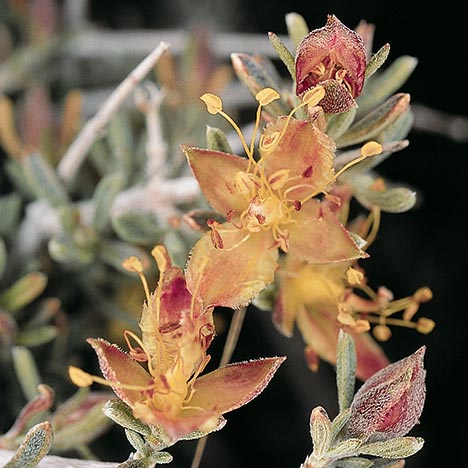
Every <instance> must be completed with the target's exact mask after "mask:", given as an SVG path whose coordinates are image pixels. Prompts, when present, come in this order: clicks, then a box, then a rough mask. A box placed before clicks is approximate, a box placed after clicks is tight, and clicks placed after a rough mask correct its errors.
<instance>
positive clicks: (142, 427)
mask: <svg viewBox="0 0 468 468" xmlns="http://www.w3.org/2000/svg"><path fill="white" fill-rule="evenodd" d="M102 411H103V413H104V414H105V415H106V416H107V417H108V418H110V419H112V421H114V422H116V423H117V424H118V425H119V426H122V427H124V428H125V429H129V430H130V431H132V432H137V433H138V434H141V435H143V436H145V437H148V438H149V437H151V436H152V432H151V427H150V426H148V424H145V423H144V422H142V421H140V420H139V419H137V418H135V416H133V411H132V409H131V408H130V406H128V405H127V404H126V403H124V402H123V401H122V400H120V399H118V398H113V399H112V400H109V401H108V402H107V403H106V404H105V405H104V407H103V409H102Z"/></svg>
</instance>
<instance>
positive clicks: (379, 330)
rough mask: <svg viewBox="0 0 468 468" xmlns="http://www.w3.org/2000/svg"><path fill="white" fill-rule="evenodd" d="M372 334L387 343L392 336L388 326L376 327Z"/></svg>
mask: <svg viewBox="0 0 468 468" xmlns="http://www.w3.org/2000/svg"><path fill="white" fill-rule="evenodd" d="M372 334H373V335H374V336H375V337H376V338H377V339H378V340H379V341H387V340H388V339H389V338H390V337H391V336H392V331H391V330H390V328H388V327H387V325H376V326H375V327H374V328H373V329H372Z"/></svg>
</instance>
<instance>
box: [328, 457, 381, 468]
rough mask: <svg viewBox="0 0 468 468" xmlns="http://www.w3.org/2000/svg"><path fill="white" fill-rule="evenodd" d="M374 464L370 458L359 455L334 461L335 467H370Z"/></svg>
mask: <svg viewBox="0 0 468 468" xmlns="http://www.w3.org/2000/svg"><path fill="white" fill-rule="evenodd" d="M373 465H374V462H373V461H372V460H368V459H367V458H361V457H350V458H343V459H342V460H339V461H337V462H336V465H335V467H336V468H370V467H371V466H373Z"/></svg>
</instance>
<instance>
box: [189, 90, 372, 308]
mask: <svg viewBox="0 0 468 468" xmlns="http://www.w3.org/2000/svg"><path fill="white" fill-rule="evenodd" d="M259 94H260V93H259ZM218 99H219V98H218ZM209 104H210V106H211V107H210V109H211V110H212V111H213V113H215V112H220V111H219V109H220V108H221V107H220V106H221V102H220V101H215V100H210V101H209ZM260 104H261V102H260ZM244 147H245V148H246V153H247V155H248V156H249V157H248V159H246V158H243V157H239V156H236V155H233V154H228V153H224V152H220V151H211V150H206V149H200V148H193V147H187V146H183V151H184V152H185V154H186V156H187V158H188V161H189V164H190V167H191V169H192V171H193V173H194V175H195V177H196V179H197V181H198V183H199V184H200V188H201V190H202V192H203V194H204V195H205V198H206V199H207V201H208V202H209V203H210V204H211V206H212V207H213V208H214V209H215V210H216V211H218V212H219V213H221V214H223V215H224V216H225V217H226V219H227V221H226V222H225V223H222V224H221V223H217V222H214V221H213V222H211V223H209V227H210V228H211V232H208V233H207V234H205V235H204V236H203V237H202V238H201V239H200V240H199V241H198V242H197V244H196V245H195V246H194V248H193V250H192V253H191V258H190V260H189V263H188V268H187V272H186V274H187V284H188V288H189V290H191V291H192V292H193V291H194V290H195V289H197V291H198V297H200V298H202V300H203V302H204V306H205V307H206V306H214V305H220V306H227V307H232V308H235V307H238V306H240V305H245V304H247V303H248V302H249V301H250V300H251V299H252V298H253V297H255V296H256V295H257V294H258V293H259V291H261V290H262V289H263V288H264V287H265V286H266V285H268V284H270V283H271V282H272V281H273V279H274V274H275V270H276V267H277V264H278V253H279V250H281V251H283V252H286V253H288V255H290V256H292V257H294V258H297V259H300V260H303V261H305V262H309V263H330V262H341V261H346V260H351V259H356V258H359V257H364V256H367V254H366V253H364V252H363V251H362V250H361V249H360V248H359V246H358V245H357V244H356V242H355V241H354V239H353V238H352V237H351V235H350V234H349V233H348V231H347V230H346V229H345V228H344V227H343V226H342V224H341V223H340V222H339V221H338V219H337V218H336V216H335V215H334V214H333V213H332V211H331V210H330V209H329V208H328V207H327V205H325V204H322V203H321V202H320V201H319V200H318V199H317V198H316V196H317V195H319V194H322V193H324V192H326V190H327V187H328V186H329V185H330V184H331V183H332V182H333V181H334V170H333V160H334V150H335V146H334V143H333V141H332V140H331V139H330V138H329V137H328V136H327V135H326V134H325V133H323V132H322V131H321V130H320V129H319V128H317V126H315V125H314V123H313V122H311V121H306V120H297V119H295V118H293V117H292V116H291V115H288V116H282V117H279V118H278V119H277V120H276V121H274V122H272V123H270V124H268V125H267V126H266V128H265V129H264V131H263V134H262V135H261V137H260V142H259V153H260V156H259V159H258V160H255V159H254V158H253V155H252V153H253V144H252V145H251V146H250V148H249V147H248V145H247V144H244Z"/></svg>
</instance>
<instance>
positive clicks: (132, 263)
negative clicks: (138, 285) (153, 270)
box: [122, 256, 143, 273]
mask: <svg viewBox="0 0 468 468" xmlns="http://www.w3.org/2000/svg"><path fill="white" fill-rule="evenodd" d="M122 266H123V267H124V268H125V269H126V270H127V271H131V272H132V273H142V272H143V264H142V263H141V260H140V259H139V258H138V257H134V256H132V257H128V258H126V259H125V260H124V261H123V262H122Z"/></svg>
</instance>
